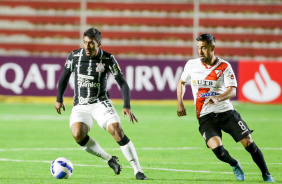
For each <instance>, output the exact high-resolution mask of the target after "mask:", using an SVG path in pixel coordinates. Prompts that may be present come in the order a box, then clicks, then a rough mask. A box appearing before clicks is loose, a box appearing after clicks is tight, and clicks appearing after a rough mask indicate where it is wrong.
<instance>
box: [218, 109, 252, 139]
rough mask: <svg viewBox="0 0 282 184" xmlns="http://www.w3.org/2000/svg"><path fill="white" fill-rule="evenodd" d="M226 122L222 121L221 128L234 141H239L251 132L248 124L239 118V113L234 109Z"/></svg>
mask: <svg viewBox="0 0 282 184" xmlns="http://www.w3.org/2000/svg"><path fill="white" fill-rule="evenodd" d="M232 113H233V114H232V115H231V116H230V118H229V119H227V120H226V122H223V126H222V130H223V131H224V132H226V133H228V134H230V135H231V136H232V137H233V139H234V140H235V141H236V142H239V141H241V140H242V139H244V138H246V137H247V136H248V135H249V134H251V133H252V130H250V129H249V127H248V125H247V124H246V123H245V121H244V120H243V119H242V118H241V116H240V114H239V113H238V112H237V111H236V110H234V111H232Z"/></svg>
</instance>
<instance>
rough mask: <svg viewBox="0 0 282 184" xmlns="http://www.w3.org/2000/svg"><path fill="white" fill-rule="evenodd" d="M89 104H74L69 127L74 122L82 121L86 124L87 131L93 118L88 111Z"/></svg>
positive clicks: (91, 124)
mask: <svg viewBox="0 0 282 184" xmlns="http://www.w3.org/2000/svg"><path fill="white" fill-rule="evenodd" d="M90 109H91V105H76V106H74V107H73V108H72V112H71V115H70V127H72V125H74V124H75V123H78V122H82V123H84V124H86V125H87V127H88V131H89V130H90V129H91V127H92V126H93V118H92V117H91V114H90V113H89V111H90Z"/></svg>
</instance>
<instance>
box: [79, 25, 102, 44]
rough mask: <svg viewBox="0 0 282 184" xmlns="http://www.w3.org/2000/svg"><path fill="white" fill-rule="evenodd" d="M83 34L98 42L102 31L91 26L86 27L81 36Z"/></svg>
mask: <svg viewBox="0 0 282 184" xmlns="http://www.w3.org/2000/svg"><path fill="white" fill-rule="evenodd" d="M84 36H87V37H89V38H92V39H94V40H96V41H97V42H98V43H99V42H101V39H102V33H101V32H100V31H99V30H98V29H96V28H94V27H91V28H89V29H87V30H86V31H85V32H84V33H83V37H84Z"/></svg>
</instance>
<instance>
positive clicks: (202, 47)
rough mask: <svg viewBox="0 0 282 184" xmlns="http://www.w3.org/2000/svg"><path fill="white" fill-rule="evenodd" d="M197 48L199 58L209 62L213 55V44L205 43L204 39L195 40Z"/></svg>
mask: <svg viewBox="0 0 282 184" xmlns="http://www.w3.org/2000/svg"><path fill="white" fill-rule="evenodd" d="M197 50H198V55H199V56H200V59H201V61H202V62H204V63H209V62H210V61H211V60H212V57H213V51H214V46H213V45H212V44H207V42H204V41H197Z"/></svg>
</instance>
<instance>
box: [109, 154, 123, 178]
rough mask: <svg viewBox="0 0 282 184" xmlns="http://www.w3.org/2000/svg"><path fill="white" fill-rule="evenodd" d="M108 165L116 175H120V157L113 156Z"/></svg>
mask: <svg viewBox="0 0 282 184" xmlns="http://www.w3.org/2000/svg"><path fill="white" fill-rule="evenodd" d="M108 164H109V166H110V168H112V169H113V170H114V172H115V173H116V174H120V171H121V165H119V164H118V157H116V156H112V158H111V159H110V160H109V161H108Z"/></svg>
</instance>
